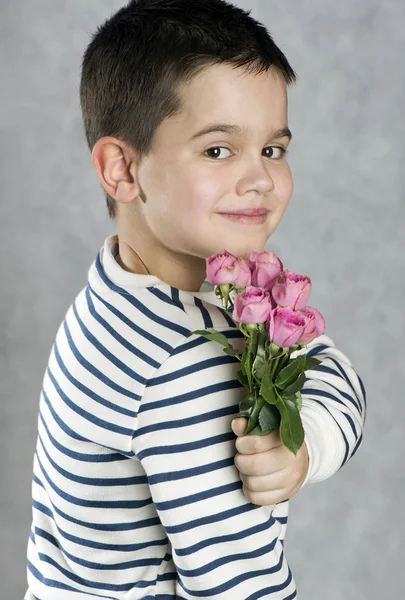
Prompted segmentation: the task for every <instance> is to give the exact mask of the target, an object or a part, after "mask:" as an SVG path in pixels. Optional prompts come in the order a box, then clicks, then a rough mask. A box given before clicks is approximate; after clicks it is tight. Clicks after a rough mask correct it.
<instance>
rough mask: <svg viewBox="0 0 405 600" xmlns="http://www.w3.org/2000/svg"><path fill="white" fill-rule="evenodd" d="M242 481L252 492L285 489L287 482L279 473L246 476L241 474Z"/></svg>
mask: <svg viewBox="0 0 405 600" xmlns="http://www.w3.org/2000/svg"><path fill="white" fill-rule="evenodd" d="M240 479H241V481H242V483H243V485H244V486H245V488H246V489H247V490H249V491H250V492H269V493H270V492H273V491H275V490H280V489H283V488H284V487H285V485H284V484H285V483H286V482H285V480H284V478H283V477H280V475H279V474H277V473H270V475H244V474H243V473H240Z"/></svg>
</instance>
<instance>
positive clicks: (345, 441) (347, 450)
mask: <svg viewBox="0 0 405 600" xmlns="http://www.w3.org/2000/svg"><path fill="white" fill-rule="evenodd" d="M311 400H313V402H316V403H317V404H319V406H322V408H323V409H324V410H326V412H327V413H328V414H329V415H330V417H331V418H332V419H333V422H334V423H336V425H337V426H338V427H339V429H340V433H341V434H342V439H343V442H344V444H345V455H344V458H343V461H342V464H341V465H340V467H339V469H341V468H342V467H343V465H344V464H345V462H346V461H347V459H348V457H349V452H350V449H349V444H348V441H347V438H346V434H345V433H344V431H343V429H342V428H341V426H340V425H339V423H338V422H337V421H336V419H335V417H334V416H333V415H332V413H331V412H330V410H329V409H328V407H327V406H325V404H324V403H323V402H321V401H320V400H317V399H316V398H311Z"/></svg>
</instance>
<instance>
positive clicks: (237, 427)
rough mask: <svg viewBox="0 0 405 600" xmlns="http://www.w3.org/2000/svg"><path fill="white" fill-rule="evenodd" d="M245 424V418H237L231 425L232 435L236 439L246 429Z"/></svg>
mask: <svg viewBox="0 0 405 600" xmlns="http://www.w3.org/2000/svg"><path fill="white" fill-rule="evenodd" d="M247 423H248V422H247V419H245V417H238V418H236V419H234V420H233V421H232V423H231V426H232V431H233V432H234V434H235V435H237V436H238V437H239V436H241V435H243V432H244V431H245V429H246V427H247Z"/></svg>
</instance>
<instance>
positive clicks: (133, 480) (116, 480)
mask: <svg viewBox="0 0 405 600" xmlns="http://www.w3.org/2000/svg"><path fill="white" fill-rule="evenodd" d="M38 441H39V442H40V443H41V446H42V449H43V451H44V453H45V456H46V457H47V459H48V460H49V462H50V464H51V465H52V467H53V468H54V469H55V471H57V472H58V473H60V475H62V476H63V477H65V478H66V479H70V480H71V481H74V482H75V483H80V484H81V485H94V486H102V487H106V486H109V487H114V486H120V487H121V486H127V485H139V484H146V483H147V482H148V478H147V477H146V475H139V476H137V475H135V476H133V477H82V476H80V475H75V474H74V473H71V472H70V471H66V469H63V468H62V467H61V466H59V465H58V464H57V463H56V462H55V461H54V460H53V458H52V457H51V455H50V454H49V452H48V450H47V449H46V444H44V442H43V440H42V436H41V435H38ZM127 460H129V459H127Z"/></svg>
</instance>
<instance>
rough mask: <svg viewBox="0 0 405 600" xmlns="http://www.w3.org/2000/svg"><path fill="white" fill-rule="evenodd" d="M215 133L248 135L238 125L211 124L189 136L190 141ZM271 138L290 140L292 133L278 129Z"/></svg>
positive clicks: (287, 129)
mask: <svg viewBox="0 0 405 600" xmlns="http://www.w3.org/2000/svg"><path fill="white" fill-rule="evenodd" d="M216 131H221V132H223V133H231V134H233V135H238V136H244V135H246V134H247V133H248V130H247V129H245V128H242V127H239V125H226V124H223V123H213V124H212V125H208V126H207V127H204V128H203V129H200V131H197V133H195V134H194V135H193V136H191V138H190V141H192V140H195V139H197V138H199V137H202V136H203V135H207V134H208V133H214V132H216ZM270 137H272V138H282V137H288V139H289V140H291V138H292V133H291V131H290V130H289V128H288V127H284V129H279V130H278V131H274V132H273V133H272V134H271V136H270Z"/></svg>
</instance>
